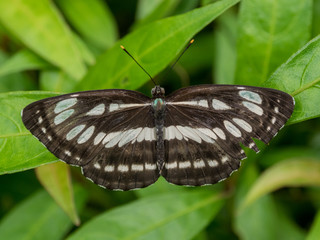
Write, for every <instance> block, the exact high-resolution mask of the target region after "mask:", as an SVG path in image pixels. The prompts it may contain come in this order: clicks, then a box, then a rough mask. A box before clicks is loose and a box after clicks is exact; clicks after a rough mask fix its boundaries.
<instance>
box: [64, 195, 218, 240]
mask: <svg viewBox="0 0 320 240" xmlns="http://www.w3.org/2000/svg"><path fill="white" fill-rule="evenodd" d="M222 204H223V200H222V197H221V196H218V195H213V194H212V193H210V192H208V191H193V192H188V193H180V194H179V193H176V194H172V193H171V194H164V195H161V196H159V195H156V196H153V197H147V198H143V199H140V200H137V201H135V202H133V203H131V204H127V205H125V206H122V207H118V208H116V209H114V210H111V211H108V212H106V213H104V214H102V215H100V216H98V217H96V218H94V219H93V220H91V221H89V222H88V223H86V224H85V225H84V226H83V227H82V228H80V229H78V230H77V231H76V232H75V233H74V234H72V235H71V236H70V238H68V239H70V240H71V239H154V240H155V239H164V238H165V239H166V240H169V239H174V240H176V239H184V240H187V239H192V238H193V237H194V236H195V235H196V234H198V233H199V232H200V231H201V230H202V229H203V228H204V227H205V226H207V225H208V223H209V222H210V221H211V220H212V218H213V217H214V216H215V215H216V214H217V212H218V211H219V210H220V209H221V207H222Z"/></svg>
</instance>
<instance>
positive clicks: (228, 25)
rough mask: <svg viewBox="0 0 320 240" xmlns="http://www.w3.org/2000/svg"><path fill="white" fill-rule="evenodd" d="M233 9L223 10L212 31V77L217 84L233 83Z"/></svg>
mask: <svg viewBox="0 0 320 240" xmlns="http://www.w3.org/2000/svg"><path fill="white" fill-rule="evenodd" d="M231 10H233V9H230V10H228V11H227V12H225V13H224V14H223V15H222V16H221V17H220V18H219V19H218V20H217V21H218V28H217V30H216V31H215V33H214V37H215V42H214V45H215V55H214V57H215V58H214V62H213V64H214V65H213V79H214V82H215V83H217V84H233V83H234V74H235V69H236V39H237V32H236V31H237V27H236V26H237V24H236V23H237V18H236V15H235V13H234V11H231Z"/></svg>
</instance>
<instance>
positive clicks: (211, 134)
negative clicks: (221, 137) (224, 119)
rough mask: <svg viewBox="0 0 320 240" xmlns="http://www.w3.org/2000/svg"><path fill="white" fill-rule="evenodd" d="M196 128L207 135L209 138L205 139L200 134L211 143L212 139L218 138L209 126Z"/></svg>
mask: <svg viewBox="0 0 320 240" xmlns="http://www.w3.org/2000/svg"><path fill="white" fill-rule="evenodd" d="M197 130H198V131H200V132H201V133H203V134H205V135H206V136H208V137H209V139H207V138H204V137H203V136H200V137H201V138H202V139H203V140H204V141H206V142H209V143H213V142H214V141H213V139H215V140H217V139H218V138H217V135H215V134H214V132H213V131H211V130H210V129H209V128H197Z"/></svg>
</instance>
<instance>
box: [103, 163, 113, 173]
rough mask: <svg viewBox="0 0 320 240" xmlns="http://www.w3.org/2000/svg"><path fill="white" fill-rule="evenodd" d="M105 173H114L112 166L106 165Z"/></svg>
mask: <svg viewBox="0 0 320 240" xmlns="http://www.w3.org/2000/svg"><path fill="white" fill-rule="evenodd" d="M104 171H105V172H113V171H114V165H106V166H105V167H104Z"/></svg>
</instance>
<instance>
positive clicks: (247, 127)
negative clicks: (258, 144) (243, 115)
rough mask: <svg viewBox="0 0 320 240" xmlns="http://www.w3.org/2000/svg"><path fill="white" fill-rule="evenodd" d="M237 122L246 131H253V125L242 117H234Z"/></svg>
mask: <svg viewBox="0 0 320 240" xmlns="http://www.w3.org/2000/svg"><path fill="white" fill-rule="evenodd" d="M232 120H233V121H234V122H235V123H236V124H238V126H239V127H241V128H242V129H243V130H245V131H246V132H252V127H251V125H250V124H249V123H247V122H246V121H244V120H242V119H240V118H233V119H232Z"/></svg>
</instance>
